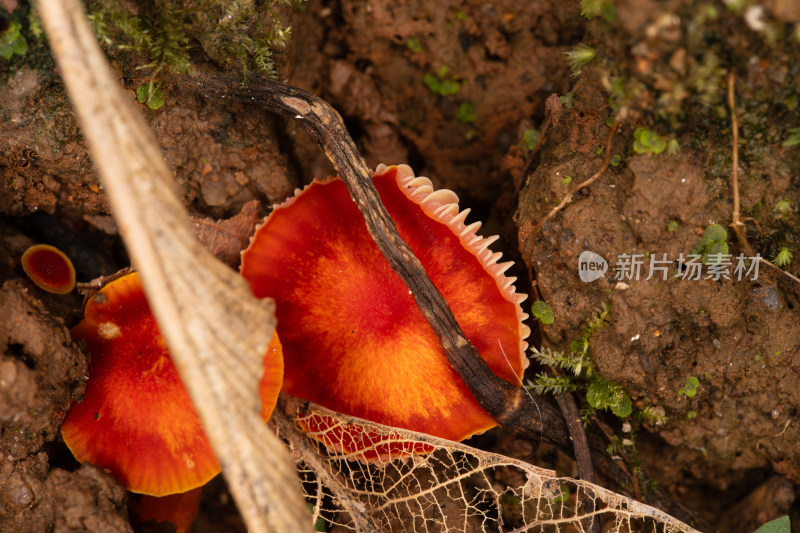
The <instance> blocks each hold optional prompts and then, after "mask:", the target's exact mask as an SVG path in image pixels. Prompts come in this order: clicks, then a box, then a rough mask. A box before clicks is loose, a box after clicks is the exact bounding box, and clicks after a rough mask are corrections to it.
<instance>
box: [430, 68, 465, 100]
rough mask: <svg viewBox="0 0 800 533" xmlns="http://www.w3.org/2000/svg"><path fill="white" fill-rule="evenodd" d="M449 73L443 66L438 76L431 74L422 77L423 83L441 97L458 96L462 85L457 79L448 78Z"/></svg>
mask: <svg viewBox="0 0 800 533" xmlns="http://www.w3.org/2000/svg"><path fill="white" fill-rule="evenodd" d="M447 72H448V70H447V67H444V66H443V67H442V68H440V69H439V73H438V75H435V74H431V73H430V72H428V73H427V74H425V76H423V77H422V82H423V83H424V84H425V87H427V88H428V90H429V91H430V92H432V93H433V94H438V95H439V96H450V95H451V94H456V93H457V92H458V90H459V89H460V88H461V85H460V84H459V83H458V81H457V80H456V78H455V77H450V78H447V77H446V76H447Z"/></svg>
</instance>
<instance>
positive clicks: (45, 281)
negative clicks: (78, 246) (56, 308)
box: [22, 244, 75, 294]
mask: <svg viewBox="0 0 800 533" xmlns="http://www.w3.org/2000/svg"><path fill="white" fill-rule="evenodd" d="M22 270H24V271H25V273H26V274H27V275H28V277H29V278H31V281H33V282H34V283H35V284H36V285H37V286H38V287H39V288H41V289H44V290H46V291H48V292H53V293H55V294H68V293H70V292H72V289H74V288H75V268H74V267H73V266H72V261H70V260H69V257H67V256H66V255H64V252H62V251H61V250H59V249H58V248H56V247H54V246H50V245H49V244H36V245H34V246H31V247H30V248H28V249H27V250H25V253H23V254H22Z"/></svg>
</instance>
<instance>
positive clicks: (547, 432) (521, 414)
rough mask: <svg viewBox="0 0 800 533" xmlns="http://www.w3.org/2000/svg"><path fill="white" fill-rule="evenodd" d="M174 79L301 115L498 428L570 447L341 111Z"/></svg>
mask: <svg viewBox="0 0 800 533" xmlns="http://www.w3.org/2000/svg"><path fill="white" fill-rule="evenodd" d="M176 83H178V84H179V85H183V86H184V87H185V88H186V89H188V90H191V91H195V92H200V93H202V94H206V95H210V96H213V97H216V98H228V99H233V100H237V101H241V102H248V103H253V104H257V105H259V106H262V107H264V108H265V109H267V110H268V111H271V112H273V113H278V114H280V115H283V116H285V117H287V118H290V119H297V120H301V121H302V124H303V126H304V127H305V128H306V130H307V131H308V132H309V134H310V135H311V136H312V137H313V138H314V140H315V141H316V142H317V143H318V144H319V146H320V147H321V148H322V150H323V151H324V152H325V154H326V155H327V156H328V158H329V159H330V161H331V162H332V163H333V166H334V168H335V169H336V171H337V173H338V174H339V176H340V177H341V178H342V180H343V181H344V183H345V185H346V186H347V188H348V190H349V192H350V195H351V196H352V197H353V199H354V200H355V202H356V205H357V206H358V208H359V210H360V211H361V213H362V215H363V217H364V222H365V223H366V226H367V229H368V231H369V233H370V235H371V236H372V238H373V239H374V241H375V243H376V244H377V246H378V248H379V249H380V251H381V253H382V254H383V255H384V257H385V258H386V260H387V261H388V262H389V264H390V266H391V267H392V269H393V270H394V271H395V272H396V273H397V275H398V276H400V278H401V279H402V280H403V282H404V283H405V284H406V285H407V286H408V288H409V289H410V290H411V292H412V294H413V295H414V299H415V301H416V303H417V306H418V307H419V309H420V310H421V311H422V313H423V315H424V316H425V318H426V320H427V321H428V323H429V324H430V326H431V328H432V329H433V331H434V332H435V334H436V336H437V338H438V339H439V342H440V343H441V345H442V348H443V350H444V352H445V354H446V355H447V358H448V361H449V362H450V364H451V365H452V366H453V368H454V369H455V370H456V371H457V372H458V374H459V375H460V376H461V379H463V380H464V382H465V383H466V385H467V386H468V387H469V389H470V391H471V392H472V393H473V395H474V396H475V398H476V399H477V401H478V403H479V404H480V405H481V407H483V408H484V409H485V410H486V411H487V412H488V413H489V414H490V415H491V416H492V417H493V418H494V419H495V420H497V421H498V422H499V423H500V424H502V425H503V426H506V427H509V428H512V429H515V430H517V431H519V432H520V433H522V434H524V435H526V436H528V437H530V438H534V439H538V438H540V437H542V436H543V437H544V438H545V440H547V441H548V442H550V443H552V444H554V445H555V446H557V447H559V448H561V449H562V450H564V451H566V452H567V453H569V452H570V451H572V441H571V437H570V434H569V431H568V430H567V427H566V424H565V422H564V419H563V418H562V416H561V413H560V412H559V410H558V409H557V408H556V407H555V406H554V405H552V404H551V403H550V402H546V401H542V402H540V404H536V403H534V401H533V400H532V399H531V398H530V397H529V396H528V394H527V391H526V390H525V389H524V388H522V387H518V386H515V385H512V384H511V383H509V382H507V381H505V380H503V379H502V378H499V377H497V376H496V375H495V374H494V373H493V372H492V371H491V370H490V369H489V366H488V365H487V364H486V362H485V361H484V360H483V358H481V356H480V354H479V353H478V352H477V350H476V349H475V347H474V346H473V345H472V344H471V343H470V342H469V340H468V339H467V337H466V336H465V335H464V333H463V332H462V331H461V327H460V326H459V325H458V323H457V322H456V320H455V317H454V316H453V313H452V311H451V310H450V308H449V307H448V305H447V303H446V301H445V300H444V298H443V297H442V295H441V294H440V293H439V291H438V290H437V289H436V287H435V286H434V285H433V283H432V282H431V281H430V279H429V278H428V276H427V274H426V273H425V270H424V268H423V267H422V265H421V263H420V262H419V260H418V259H417V258H416V257H415V256H414V254H413V252H412V251H411V249H410V248H409V247H408V245H407V244H406V243H405V242H404V241H403V240H402V239H401V238H400V236H399V234H398V233H397V230H396V228H395V226H394V222H393V221H392V219H391V217H390V216H389V214H388V212H387V211H386V208H385V207H384V206H383V203H382V202H381V200H380V196H379V195H378V192H377V190H376V189H375V186H374V185H373V183H372V180H371V179H370V173H369V169H368V168H367V166H366V163H365V162H364V159H363V157H362V156H361V155H360V154H359V152H358V150H357V149H356V146H355V144H354V143H353V141H352V139H351V138H350V135H349V134H348V133H347V130H346V128H345V126H344V123H343V121H342V119H341V117H340V116H339V113H337V112H336V110H335V109H334V108H333V107H331V105H330V104H328V103H327V102H325V101H324V100H322V99H320V98H318V97H316V96H314V95H312V94H310V93H308V92H306V91H303V90H302V89H297V88H293V87H289V86H287V85H284V84H282V83H280V82H277V81H274V80H265V79H253V78H250V79H248V80H247V82H246V83H241V80H240V79H233V78H227V79H221V78H218V77H213V76H212V77H208V76H198V77H197V78H195V79H193V80H192V79H188V78H186V79H179V80H177V81H176ZM614 128H616V125H615V126H614ZM614 128H612V132H613V129H614ZM609 138H610V135H609ZM609 144H610V141H609ZM607 151H608V150H607ZM607 166H608V155H606V158H605V160H604V165H603V168H601V170H600V171H598V176H599V174H602V171H603V170H605V168H606V167H607ZM596 177H597V176H595V177H593V178H592V181H593V180H594V179H596ZM589 448H590V449H591V450H592V452H593V458H594V461H595V465H596V466H597V467H598V468H599V469H600V470H601V471H602V472H603V473H604V475H605V476H606V477H607V478H609V479H610V480H612V481H613V482H614V483H616V484H617V485H622V484H624V483H625V482H626V481H627V480H628V479H627V476H626V474H625V472H623V471H622V470H621V469H620V468H619V467H618V466H617V465H616V464H615V463H614V462H613V461H612V460H611V458H610V457H609V456H608V455H607V454H606V453H605V442H604V441H603V439H602V437H600V436H591V437H590V439H589ZM653 503H654V504H656V505H660V506H661V507H662V508H664V509H666V510H667V511H668V512H670V513H672V514H673V516H675V517H676V518H678V519H680V520H683V521H689V522H692V521H696V520H695V517H694V516H693V515H692V514H691V513H690V512H689V511H688V510H687V509H686V508H684V507H682V506H680V504H677V503H676V502H674V501H673V500H671V499H670V498H669V497H668V496H666V495H664V497H663V498H660V499H659V498H657V499H656V500H655V501H654V502H653Z"/></svg>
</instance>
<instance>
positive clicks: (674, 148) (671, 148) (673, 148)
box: [667, 139, 681, 155]
mask: <svg viewBox="0 0 800 533" xmlns="http://www.w3.org/2000/svg"><path fill="white" fill-rule="evenodd" d="M680 151H681V145H680V144H679V143H678V140H677V139H670V140H669V142H668V143H667V153H668V154H669V155H675V154H677V153H678V152H680Z"/></svg>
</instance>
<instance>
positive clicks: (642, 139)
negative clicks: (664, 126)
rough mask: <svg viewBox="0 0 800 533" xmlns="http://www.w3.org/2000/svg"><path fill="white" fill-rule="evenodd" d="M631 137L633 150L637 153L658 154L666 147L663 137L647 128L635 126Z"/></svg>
mask: <svg viewBox="0 0 800 533" xmlns="http://www.w3.org/2000/svg"><path fill="white" fill-rule="evenodd" d="M633 139H634V141H633V151H634V152H636V153H637V154H654V155H658V154H660V153H661V152H663V151H664V150H665V149H666V148H667V141H666V140H664V137H662V136H661V135H659V134H658V133H656V132H654V131H653V130H649V129H647V128H636V131H634V132H633Z"/></svg>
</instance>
